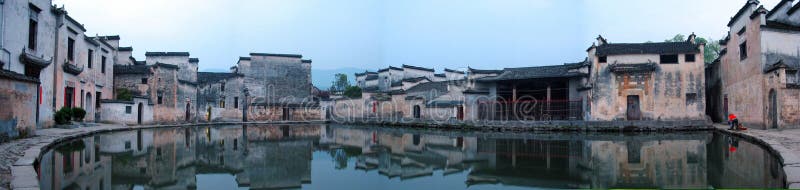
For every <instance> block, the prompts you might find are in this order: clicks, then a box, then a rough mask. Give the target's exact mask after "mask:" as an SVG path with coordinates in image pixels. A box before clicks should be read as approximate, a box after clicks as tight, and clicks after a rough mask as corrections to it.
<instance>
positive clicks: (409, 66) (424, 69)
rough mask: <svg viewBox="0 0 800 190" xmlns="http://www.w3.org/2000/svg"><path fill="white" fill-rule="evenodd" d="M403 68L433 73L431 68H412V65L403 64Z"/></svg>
mask: <svg viewBox="0 0 800 190" xmlns="http://www.w3.org/2000/svg"><path fill="white" fill-rule="evenodd" d="M403 68H409V69H416V70H421V71H430V72H433V69H431V68H425V67H417V66H413V65H405V64H403Z"/></svg>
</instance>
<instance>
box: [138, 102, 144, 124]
mask: <svg viewBox="0 0 800 190" xmlns="http://www.w3.org/2000/svg"><path fill="white" fill-rule="evenodd" d="M143 109H144V105H143V104H142V103H139V108H138V109H137V110H136V123H137V124H139V125H141V124H142V113H143V112H144V110H143Z"/></svg>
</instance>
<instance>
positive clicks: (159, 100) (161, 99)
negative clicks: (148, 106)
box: [158, 95, 164, 104]
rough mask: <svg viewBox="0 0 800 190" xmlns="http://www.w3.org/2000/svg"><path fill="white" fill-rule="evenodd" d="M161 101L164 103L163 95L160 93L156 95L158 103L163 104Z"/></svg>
mask: <svg viewBox="0 0 800 190" xmlns="http://www.w3.org/2000/svg"><path fill="white" fill-rule="evenodd" d="M163 103H164V98H163V96H161V95H158V104H163Z"/></svg>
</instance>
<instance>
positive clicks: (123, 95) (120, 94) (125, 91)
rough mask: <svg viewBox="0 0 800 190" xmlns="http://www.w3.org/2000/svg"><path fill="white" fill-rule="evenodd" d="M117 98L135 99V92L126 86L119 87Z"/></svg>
mask: <svg viewBox="0 0 800 190" xmlns="http://www.w3.org/2000/svg"><path fill="white" fill-rule="evenodd" d="M117 100H127V101H131V100H133V93H131V91H129V90H128V89H125V88H117Z"/></svg>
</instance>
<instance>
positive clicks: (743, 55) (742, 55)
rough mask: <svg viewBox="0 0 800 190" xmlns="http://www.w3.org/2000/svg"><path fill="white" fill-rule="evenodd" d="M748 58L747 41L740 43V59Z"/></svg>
mask: <svg viewBox="0 0 800 190" xmlns="http://www.w3.org/2000/svg"><path fill="white" fill-rule="evenodd" d="M744 59H747V42H742V44H739V60H744Z"/></svg>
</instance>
